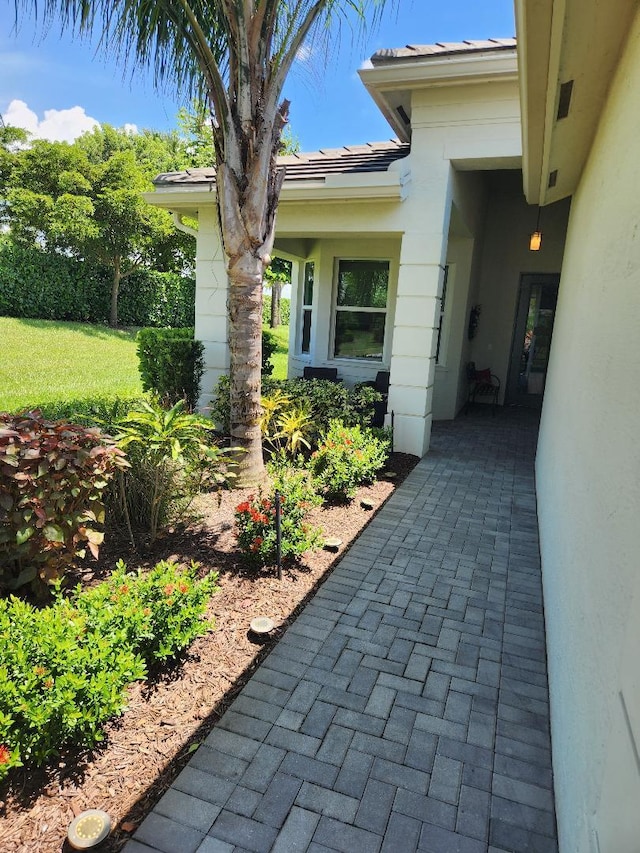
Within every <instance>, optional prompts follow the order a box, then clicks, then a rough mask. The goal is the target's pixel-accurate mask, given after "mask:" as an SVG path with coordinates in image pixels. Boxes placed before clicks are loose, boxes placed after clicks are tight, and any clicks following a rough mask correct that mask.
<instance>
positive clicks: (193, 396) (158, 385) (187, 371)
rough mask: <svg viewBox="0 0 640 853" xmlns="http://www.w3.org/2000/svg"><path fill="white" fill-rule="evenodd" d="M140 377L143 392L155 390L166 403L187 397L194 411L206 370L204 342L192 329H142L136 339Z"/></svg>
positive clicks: (170, 403) (188, 403)
mask: <svg viewBox="0 0 640 853" xmlns="http://www.w3.org/2000/svg"><path fill="white" fill-rule="evenodd" d="M136 340H137V342H138V349H137V352H138V358H139V360H140V377H141V379H142V388H143V390H144V391H152V392H153V393H154V394H155V395H157V397H158V398H159V399H160V400H161V401H162V402H163V403H164V404H165V405H167V406H172V405H173V404H174V403H177V401H178V400H186V401H187V405H188V407H189V408H190V409H191V410H193V409H195V407H196V404H197V402H198V396H199V394H200V380H201V379H202V374H203V373H204V357H203V353H204V344H202V343H201V341H196V340H194V338H193V329H191V328H189V329H140V331H139V332H138V335H137V338H136Z"/></svg>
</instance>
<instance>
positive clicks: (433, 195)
mask: <svg viewBox="0 0 640 853" xmlns="http://www.w3.org/2000/svg"><path fill="white" fill-rule="evenodd" d="M411 157H412V162H411V178H412V190H411V197H410V199H408V200H407V202H406V203H407V206H410V207H411V210H410V211H407V214H408V215H406V217H405V221H406V222H408V223H410V229H409V230H406V231H405V233H404V235H403V237H402V247H401V250H400V269H399V274H398V293H397V298H396V309H395V322H394V331H393V346H392V350H391V385H390V388H389V403H388V411H389V412H393V414H394V449H395V450H397V451H401V452H403V453H413V454H415V455H416V456H424V454H425V453H426V451H427V449H428V447H429V438H430V435H431V421H432V409H433V382H434V376H435V352H436V344H437V336H438V320H439V315H440V298H441V296H442V283H443V271H444V262H445V257H446V247H447V234H448V230H449V218H450V212H451V186H450V184H451V182H450V172H451V166H450V164H449V161H448V160H445V159H443V158H442V156H441V155H440V156H439V157H438V156H435V157H434V156H431V157H426V156H425V157H423V158H421V159H420V160H418V159H417V158H414V155H413V154H412V155H411Z"/></svg>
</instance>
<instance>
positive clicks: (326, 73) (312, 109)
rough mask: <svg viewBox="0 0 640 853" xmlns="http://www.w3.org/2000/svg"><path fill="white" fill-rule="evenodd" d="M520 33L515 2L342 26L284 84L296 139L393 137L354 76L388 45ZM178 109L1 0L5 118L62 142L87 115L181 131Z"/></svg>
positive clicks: (394, 12)
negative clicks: (365, 27) (354, 30)
mask: <svg viewBox="0 0 640 853" xmlns="http://www.w3.org/2000/svg"><path fill="white" fill-rule="evenodd" d="M514 34H515V24H514V19H513V0H486V2H478V0H399V3H398V4H397V5H396V8H395V9H394V8H393V4H392V3H388V4H387V7H386V10H385V13H384V16H383V20H382V21H381V23H380V24H379V25H378V26H377V28H376V29H375V30H373V31H370V32H368V33H366V34H365V35H364V37H363V36H360V37H358V38H357V39H356V40H355V42H354V40H353V39H352V34H351V31H350V30H349V28H348V27H343V28H342V35H341V37H340V39H339V40H338V39H337V38H336V39H335V43H334V44H333V45H332V48H331V50H330V52H329V55H328V57H327V56H324V55H323V54H322V53H321V52H319V51H318V52H316V51H314V50H312V51H311V52H310V54H309V56H308V57H307V58H306V59H305V61H301V62H298V63H297V64H296V67H295V68H294V69H293V71H292V74H291V76H290V78H289V80H288V82H287V85H286V88H285V96H286V97H288V98H289V99H290V101H291V127H292V130H293V133H294V134H295V135H296V136H297V137H298V139H299V140H300V145H301V148H302V150H306V151H310V150H315V149H317V148H321V147H337V146H340V145H345V144H358V143H362V142H368V141H374V140H381V139H388V138H390V137H391V135H392V132H391V129H390V128H389V126H388V125H387V123H386V122H385V120H384V119H383V118H382V116H381V115H380V113H379V112H378V109H377V107H376V106H375V105H374V103H373V101H372V100H371V99H370V97H369V95H368V94H367V93H366V91H365V89H364V86H363V85H362V83H361V82H360V79H359V77H358V75H357V73H356V69H357V68H358V67H359V66H360V65H361V64H362V62H363V60H364V59H366V58H368V57H369V56H370V55H371V54H372V53H374V52H375V51H376V50H378V49H379V48H381V47H399V46H402V45H404V44H429V43H432V42H437V41H461V40H463V39H484V38H508V37H511V36H513V35H514ZM17 101H20V102H23V104H26V107H24V106H22V105H18V104H16V103H15V102H17ZM12 102H13V106H12V108H11V110H9V106H10V104H12ZM181 103H182V101H181V100H180V99H179V98H174V97H172V96H171V95H170V94H167V93H165V94H159V93H158V92H157V91H155V90H154V88H153V86H152V84H151V82H150V80H149V79H145V78H144V77H143V76H141V75H140V74H139V73H138V74H137V75H136V77H135V78H134V79H133V80H131V79H129V77H127V78H125V79H123V74H122V70H121V69H120V68H118V67H117V65H116V64H115V63H114V62H113V61H107V60H104V59H103V58H101V57H97V56H96V53H95V50H94V48H93V47H92V46H91V45H90V44H87V43H86V42H84V43H83V42H80V41H78V40H72V39H71V38H70V37H68V36H62V37H61V36H60V34H59V30H58V29H57V28H56V27H55V26H54V27H52V29H51V31H50V32H49V33H48V35H47V36H46V37H45V38H42V37H41V34H40V33H36V31H35V28H34V25H33V23H32V22H31V21H29V20H24V21H23V22H22V24H21V26H20V27H19V28H18V30H17V31H16V30H15V28H14V2H13V0H0V113H2V114H3V115H4V116H5V118H7V117H9V118H14V119H15V121H14V123H22V121H23V120H24V124H26V125H28V126H29V129H32V130H35V132H36V133H37V134H39V135H43V136H49V137H54V136H57V138H65V136H66V138H70V137H72V136H73V135H74V134H75V133H77V131H78V130H79V129H81V128H82V127H85V126H86V127H88V126H89V125H90V121H89V120H88V118H87V117H90V118H91V119H93V120H95V121H99V122H107V123H109V124H113V125H116V126H118V127H121V126H123V125H135V126H136V127H138V128H143V127H150V128H157V129H165V130H167V129H170V128H172V127H175V123H176V122H175V116H176V112H177V110H178V108H179V106H180V105H181ZM73 108H76V109H75V110H74V109H73Z"/></svg>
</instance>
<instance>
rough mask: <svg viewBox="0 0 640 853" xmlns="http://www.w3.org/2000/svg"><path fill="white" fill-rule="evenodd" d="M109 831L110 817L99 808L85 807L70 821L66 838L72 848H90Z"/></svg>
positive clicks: (101, 840)
mask: <svg viewBox="0 0 640 853" xmlns="http://www.w3.org/2000/svg"><path fill="white" fill-rule="evenodd" d="M110 831H111V818H110V817H109V815H108V814H107V813H106V812H103V811H102V810H101V809H87V811H84V812H81V813H80V814H79V815H78V816H77V817H76V818H74V819H73V820H72V821H71V824H70V825H69V829H68V830H67V840H68V841H69V844H70V845H71V847H72V848H73V849H74V850H90V849H91V848H92V847H97V846H98V844H101V843H102V842H103V841H104V840H105V838H106V837H107V835H109V832H110Z"/></svg>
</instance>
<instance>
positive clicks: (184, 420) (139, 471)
mask: <svg viewBox="0 0 640 853" xmlns="http://www.w3.org/2000/svg"><path fill="white" fill-rule="evenodd" d="M117 426H118V434H117V436H116V441H117V442H118V445H119V447H120V448H122V450H125V451H126V452H127V459H128V461H129V464H130V468H129V470H128V471H127V472H124V473H122V474H121V475H120V476H119V478H118V484H117V488H115V489H112V493H111V499H110V504H109V505H110V507H111V508H112V509H113V510H114V514H115V516H116V519H118V520H119V521H120V523H121V524H122V523H124V524H126V525H127V526H128V528H129V533H130V535H131V537H132V539H135V538H139V537H140V536H144V537H146V538H147V539H149V541H150V542H153V541H154V540H155V539H156V537H157V535H158V533H159V532H160V530H162V529H163V528H165V527H167V526H168V525H169V524H172V523H173V524H175V523H177V522H179V521H183V520H184V519H185V518H186V517H187V516H188V513H189V508H190V506H191V503H192V501H193V498H194V497H195V496H196V495H197V494H198V493H199V492H200V491H202V490H203V489H204V488H214V487H218V486H220V485H224V484H225V483H226V482H227V480H228V478H230V477H232V476H233V475H232V473H231V472H228V471H226V470H225V460H226V457H227V454H230V453H231V452H232V451H231V450H229V449H224V448H221V447H218V446H215V445H210V444H209V443H208V439H209V434H210V433H211V432H212V431H213V424H212V423H211V421H210V420H209V418H205V417H202V416H200V415H192V414H189V413H187V412H186V411H185V404H184V401H183V400H180V401H178V402H177V403H176V404H175V405H174V406H173V407H172V408H171V409H170V410H169V411H166V410H165V409H163V408H162V407H161V406H160V405H158V404H157V403H155V404H151V403H147V402H144V401H143V402H142V403H141V404H140V406H139V407H138V408H136V409H133V410H132V411H131V412H129V413H128V414H127V415H126V417H124V418H121V419H120V420H119V421H118V424H117Z"/></svg>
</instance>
